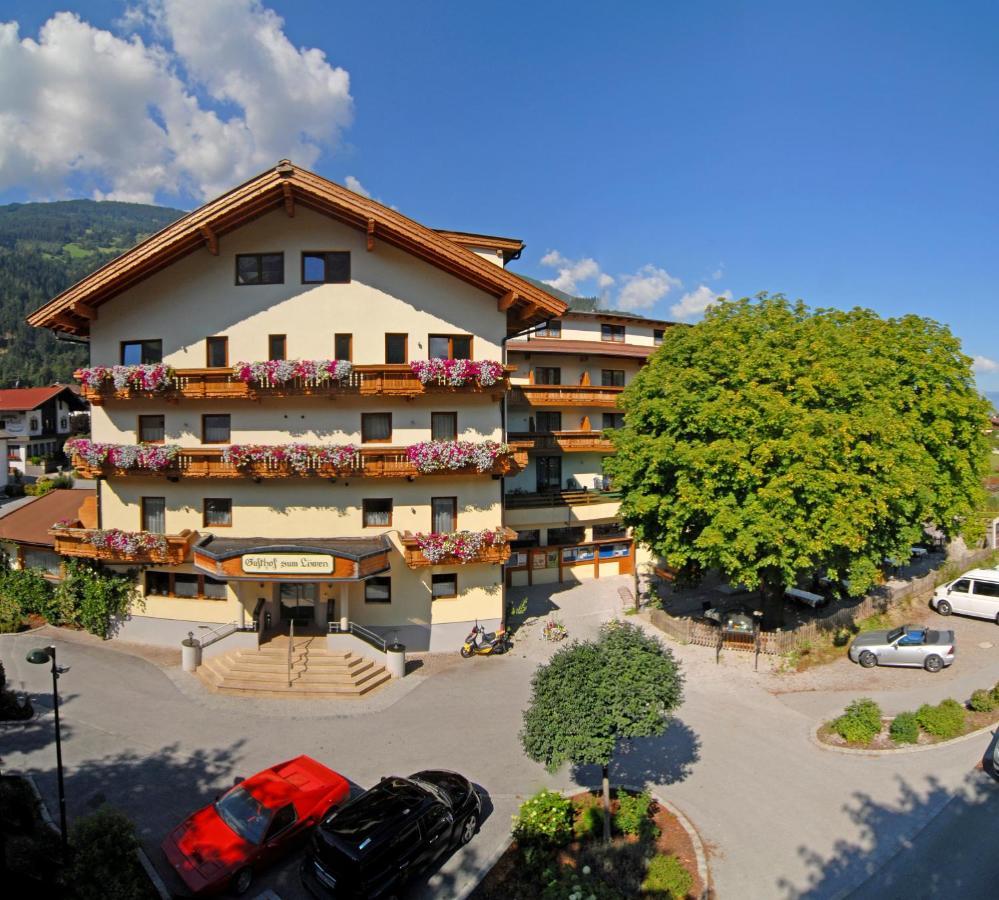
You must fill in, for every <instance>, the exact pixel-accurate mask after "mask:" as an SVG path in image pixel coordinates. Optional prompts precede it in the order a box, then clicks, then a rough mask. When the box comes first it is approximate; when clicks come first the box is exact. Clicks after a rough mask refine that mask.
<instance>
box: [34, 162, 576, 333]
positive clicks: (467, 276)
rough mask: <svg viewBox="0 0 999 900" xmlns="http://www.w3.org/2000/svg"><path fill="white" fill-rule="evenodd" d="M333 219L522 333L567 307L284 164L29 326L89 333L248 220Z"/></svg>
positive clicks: (139, 248)
mask: <svg viewBox="0 0 999 900" xmlns="http://www.w3.org/2000/svg"><path fill="white" fill-rule="evenodd" d="M299 205H301V206H304V207H307V208H308V209H312V210H315V211H316V212H320V213H323V214H324V215H328V216H330V217H331V218H333V219H336V220H338V221H340V222H344V223H346V224H347V225H350V226H352V227H354V228H356V229H358V230H359V231H363V232H365V233H366V234H367V238H368V249H369V250H375V249H376V248H377V245H378V243H379V242H384V243H386V244H391V245H392V246H394V247H398V248H399V249H401V250H404V251H406V252H407V253H411V254H413V255H414V256H417V257H419V258H420V259H423V260H426V261H427V262H428V263H430V264H431V265H434V266H436V267H437V268H439V269H442V270H444V271H445V272H448V273H450V274H452V275H454V276H455V277H456V278H460V279H461V280H462V281H465V282H467V283H468V284H471V285H473V286H474V287H477V288H479V289H481V290H483V291H485V292H486V293H488V294H491V295H492V296H493V297H495V298H496V301H497V306H498V308H499V309H500V310H501V311H504V312H506V313H507V318H508V321H509V324H510V327H511V329H522V328H525V327H527V326H529V325H532V324H534V323H536V322H540V321H543V320H545V319H548V318H551V317H553V316H559V315H561V314H562V313H563V312H565V310H566V304H565V303H563V302H562V301H561V300H559V299H558V298H556V297H554V296H552V295H551V294H549V293H548V292H546V291H544V290H543V289H541V288H539V287H538V286H537V285H535V284H532V283H531V282H529V281H526V280H525V279H523V278H520V277H518V276H517V275H515V274H513V273H512V272H508V271H507V270H506V269H504V268H502V267H501V266H497V265H496V264H495V263H492V262H489V261H488V260H485V259H482V258H481V257H479V256H477V255H476V254H475V253H473V252H472V251H471V250H469V249H467V248H466V247H464V246H462V245H460V244H458V243H456V242H455V241H453V240H449V239H448V238H447V237H446V236H444V235H442V234H440V233H439V232H436V231H434V230H433V229H431V228H427V227H425V226H423V225H420V224H419V223H418V222H414V221H413V220H412V219H409V218H407V217H406V216H404V215H402V213H399V212H397V211H396V210H394V209H389V208H388V207H387V206H384V205H382V204H381V203H378V202H377V201H376V200H371V199H369V198H367V197H362V196H361V195H360V194H355V193H354V192H353V191H350V190H347V188H345V187H341V186H340V185H338V184H334V183H333V182H332V181H328V180H327V179H325V178H322V177H320V176H319V175H316V174H315V173H314V172H310V171H308V170H307V169H302V168H300V167H298V166H295V165H292V163H290V162H289V161H288V160H281V162H279V163H278V164H277V165H276V166H275V167H274V168H272V169H268V170H267V171H266V172H262V173H261V174H260V175H258V176H257V177H256V178H252V179H250V180H249V181H247V182H246V183H245V184H241V185H240V186H239V187H236V188H233V189H232V190H231V191H228V192H227V193H225V194H223V195H222V196H220V197H218V198H216V199H215V200H211V201H209V202H208V203H206V204H205V205H204V206H202V207H200V208H199V209H196V210H194V212H191V213H188V214H187V215H186V216H184V217H183V218H181V219H178V220H177V221H176V222H174V223H173V224H171V225H168V226H167V227H166V228H164V229H163V230H162V231H160V232H158V233H157V234H154V235H153V236H152V237H149V238H147V239H146V240H144V241H143V242H142V243H141V244H137V245H136V246H135V247H133V248H132V249H131V250H128V251H126V252H125V253H123V254H122V255H121V256H119V257H117V258H116V259H113V260H111V262H109V263H107V264H106V265H104V266H102V267H101V268H99V269H97V270H96V271H95V272H92V273H91V274H90V275H88V276H87V277H86V278H84V279H83V280H82V281H79V282H77V283H76V284H74V285H73V286H72V287H71V288H68V289H67V290H65V291H63V292H62V293H61V294H59V295H58V296H57V297H54V298H53V299H52V300H50V301H49V302H48V303H46V304H45V305H44V306H42V307H40V308H39V309H37V310H36V311H35V312H33V313H32V314H31V315H30V316H28V323H29V324H31V325H34V326H36V327H39V328H52V329H55V330H56V331H63V332H66V333H69V334H75V335H86V334H89V332H90V322H91V320H93V319H95V318H97V315H98V308H99V307H100V305H101V304H102V303H106V302H107V301H108V300H110V299H111V298H112V297H115V296H117V295H118V294H120V293H122V292H123V291H125V290H127V289H128V288H130V287H132V286H134V285H136V284H138V283H139V282H140V281H142V280H143V279H145V278H148V277H149V276H150V275H153V274H155V273H156V272H159V271H161V270H163V269H165V268H166V267H167V266H169V265H170V264H171V263H174V262H176V261H177V260H178V259H180V258H181V257H184V256H187V255H188V254H189V253H193V252H195V251H196V250H201V249H207V250H208V252H210V253H213V254H216V255H217V254H218V252H219V240H220V239H221V238H223V237H224V236H225V235H226V234H227V233H229V232H231V231H233V230H235V229H236V228H239V227H240V226H242V225H245V224H246V223H247V222H249V221H251V220H253V219H255V218H257V217H259V216H261V215H263V214H264V213H266V212H270V211H271V210H273V209H279V208H282V207H283V208H284V210H285V212H286V213H287V214H288V215H289V216H294V214H295V208H296V207H297V206H299Z"/></svg>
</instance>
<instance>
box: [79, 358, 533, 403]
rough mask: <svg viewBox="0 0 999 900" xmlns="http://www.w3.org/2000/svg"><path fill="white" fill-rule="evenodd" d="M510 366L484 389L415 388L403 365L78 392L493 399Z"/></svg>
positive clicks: (176, 377) (214, 375) (183, 378)
mask: <svg viewBox="0 0 999 900" xmlns="http://www.w3.org/2000/svg"><path fill="white" fill-rule="evenodd" d="M516 368H517V367H516V366H507V367H506V373H505V374H504V376H503V378H502V379H500V380H499V381H498V382H496V384H493V385H490V386H489V387H479V385H477V384H474V383H472V384H465V385H461V386H460V387H450V386H448V385H442V384H437V383H435V382H431V383H430V384H421V383H420V379H419V378H417V377H416V375H414V374H413V372H412V371H411V370H410V368H409V366H408V365H405V364H401V365H372V366H354V368H353V370H352V371H351V373H350V376H349V377H348V378H346V379H344V380H343V381H326V382H322V383H318V384H317V383H315V382H313V381H312V380H311V379H305V378H295V379H292V380H291V381H287V382H285V383H283V384H277V385H273V386H267V385H260V384H256V383H253V384H248V383H246V382H245V381H240V380H239V379H238V378H237V377H236V376H235V375H234V374H233V373H232V371H231V370H230V369H176V370H175V371H174V374H173V386H172V387H170V388H167V389H166V390H162V391H140V390H129V389H127V390H123V391H116V390H114V389H113V388H92V387H81V389H80V393H81V395H82V396H83V397H84V398H85V399H87V400H89V401H90V402H91V403H92V404H93V405H94V406H101V405H102V404H104V403H107V402H108V401H114V400H162V401H166V402H168V403H177V402H179V401H181V400H264V399H268V398H283V397H341V396H342V397H349V396H358V397H365V396H383V397H402V398H405V399H412V398H414V397H420V396H423V395H438V394H486V395H489V396H490V397H492V399H494V400H499V399H500V398H502V396H503V395H504V394H505V393H506V392H507V391H508V390H509V389H510V373H512V372H515V371H516Z"/></svg>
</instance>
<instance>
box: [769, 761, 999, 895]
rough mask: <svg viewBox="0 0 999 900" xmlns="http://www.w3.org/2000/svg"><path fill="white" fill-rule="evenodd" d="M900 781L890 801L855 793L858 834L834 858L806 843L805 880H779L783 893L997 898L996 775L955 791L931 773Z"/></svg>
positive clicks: (975, 778)
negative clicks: (920, 781) (918, 783)
mask: <svg viewBox="0 0 999 900" xmlns="http://www.w3.org/2000/svg"><path fill="white" fill-rule="evenodd" d="M897 785H898V794H897V797H896V798H895V799H894V800H892V801H891V802H889V803H885V802H882V801H878V800H875V799H873V798H872V797H871V796H869V795H868V794H865V793H861V792H856V793H854V794H853V795H852V796H851V798H850V800H849V802H848V803H846V804H845V806H844V811H845V812H846V813H847V815H848V816H849V818H850V820H851V821H852V822H853V823H854V824H855V825H856V826H857V827H858V829H859V836H858V837H856V838H854V839H852V840H839V841H837V842H836V844H835V845H834V848H833V852H832V853H830V854H828V855H826V854H823V853H821V852H818V851H816V850H813V849H811V848H810V847H808V846H807V844H803V845H802V846H800V847H799V848H798V853H799V855H800V856H801V858H802V859H803V860H804V862H805V865H806V867H807V869H808V875H807V883H806V884H805V885H804V886H799V885H796V884H793V883H792V882H791V881H790V880H789V879H786V878H781V879H779V880H778V881H777V888H778V890H779V891H780V893H781V894H782V895H783V896H784V897H785V898H787V900H823V898H826V897H846V896H849V897H850V898H854V900H868V898H870V900H875V898H876V900H884V898H895V897H920V898H924V897H940V898H945V897H946V898H951V897H979V896H994V891H995V883H996V879H997V877H999V857H997V856H996V854H995V851H994V837H992V835H994V823H995V821H996V817H997V815H999V785H996V783H995V781H994V779H993V778H992V777H991V776H990V775H989V774H987V773H986V772H983V771H982V770H980V769H979V770H977V771H974V772H971V773H969V774H968V776H967V777H966V779H965V781H964V783H963V784H962V785H961V786H960V787H959V788H958V789H957V790H951V789H949V788H947V787H945V786H944V785H942V784H941V783H940V782H939V781H938V780H937V779H935V778H933V777H930V778H927V779H926V782H925V785H924V786H923V787H922V788H917V787H913V786H912V785H911V784H909V783H907V782H906V781H904V780H903V779H901V778H898V779H897ZM975 836H978V839H975ZM969 838H970V840H968V839H969Z"/></svg>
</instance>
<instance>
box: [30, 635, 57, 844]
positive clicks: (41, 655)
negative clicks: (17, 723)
mask: <svg viewBox="0 0 999 900" xmlns="http://www.w3.org/2000/svg"><path fill="white" fill-rule="evenodd" d="M25 658H26V659H27V660H28V662H29V663H34V664H35V665H38V666H44V665H45V663H47V662H49V661H50V660H51V662H52V707H53V709H54V710H55V739H56V772H57V776H58V779H59V833H60V835H61V842H62V852H63V856H64V857H65V855H66V844H67V838H66V788H65V786H64V784H63V780H62V737H61V735H60V733H59V666H57V665H56V648H55V647H54V646H52V645H51V644H50V645H49V646H48V647H36V648H35V649H34V650H31V651H30V652H29V653H28V655H27V657H25Z"/></svg>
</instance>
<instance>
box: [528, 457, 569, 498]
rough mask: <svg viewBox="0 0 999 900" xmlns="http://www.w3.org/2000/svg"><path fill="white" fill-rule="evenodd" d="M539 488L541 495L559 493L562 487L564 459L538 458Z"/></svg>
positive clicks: (536, 465)
mask: <svg viewBox="0 0 999 900" xmlns="http://www.w3.org/2000/svg"><path fill="white" fill-rule="evenodd" d="M534 466H535V469H536V471H537V487H538V491H539V492H540V493H544V492H545V491H557V490H559V489H560V488H561V487H562V457H561V456H536V457H534Z"/></svg>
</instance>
